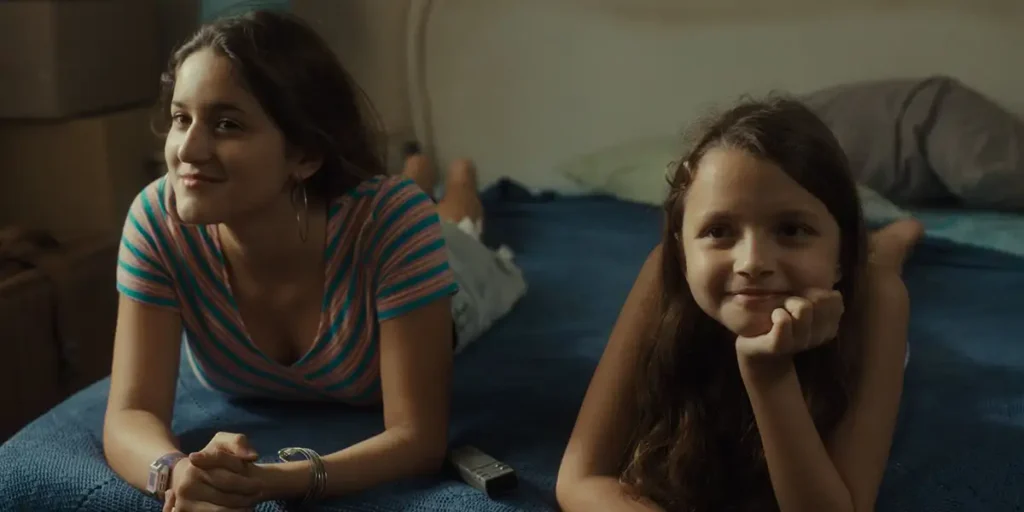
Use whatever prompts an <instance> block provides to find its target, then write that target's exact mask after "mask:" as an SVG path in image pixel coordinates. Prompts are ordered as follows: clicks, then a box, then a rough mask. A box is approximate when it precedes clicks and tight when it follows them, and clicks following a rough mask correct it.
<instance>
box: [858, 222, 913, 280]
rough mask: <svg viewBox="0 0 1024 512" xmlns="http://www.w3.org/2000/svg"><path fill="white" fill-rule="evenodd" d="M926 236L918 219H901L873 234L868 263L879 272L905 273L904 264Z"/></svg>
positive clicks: (870, 241)
mask: <svg viewBox="0 0 1024 512" xmlns="http://www.w3.org/2000/svg"><path fill="white" fill-rule="evenodd" d="M923 235H924V225H923V224H921V222H920V221H918V220H916V219H901V220H898V221H896V222H893V223H892V224H889V225H888V226H885V227H883V228H882V229H879V230H878V231H875V232H873V233H871V235H870V237H869V244H868V245H869V252H868V262H869V264H870V265H871V266H872V267H874V268H876V269H877V270H881V271H885V272H895V273H896V274H897V275H899V274H902V273H903V263H904V262H905V261H906V259H907V256H908V255H909V254H910V251H911V249H913V247H914V245H915V244H917V242H918V240H920V239H921V237H922V236H923Z"/></svg>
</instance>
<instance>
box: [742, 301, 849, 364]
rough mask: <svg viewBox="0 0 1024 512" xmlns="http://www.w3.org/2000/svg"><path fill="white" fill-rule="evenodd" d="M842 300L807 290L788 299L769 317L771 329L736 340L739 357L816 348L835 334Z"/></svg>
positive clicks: (773, 354)
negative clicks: (803, 293) (801, 294)
mask: <svg viewBox="0 0 1024 512" xmlns="http://www.w3.org/2000/svg"><path fill="white" fill-rule="evenodd" d="M843 311H844V306H843V296H842V294H840V293H839V292H838V291H835V290H809V291H808V292H807V293H806V294H805V295H804V296H803V297H789V298H787V299H786V300H785V302H783V305H782V307H781V308H776V309H775V310H773V311H772V313H771V319H772V328H771V330H769V331H768V332H766V333H764V334H762V335H760V336H753V337H744V336H739V337H737V338H736V351H737V353H739V354H740V355H741V356H789V355H793V354H796V353H798V352H803V351H805V350H810V349H812V348H815V347H818V346H820V345H823V344H825V343H827V342H828V341H830V340H832V339H834V338H835V337H836V335H837V334H838V333H839V321H840V319H841V318H842V316H843Z"/></svg>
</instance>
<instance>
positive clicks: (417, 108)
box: [408, 0, 1024, 192]
mask: <svg viewBox="0 0 1024 512" xmlns="http://www.w3.org/2000/svg"><path fill="white" fill-rule="evenodd" d="M762 5H770V6H771V7H770V8H766V7H760V6H762ZM408 34H409V40H408V43H409V45H408V55H409V62H408V64H409V73H408V76H409V80H410V84H409V85H410V87H409V89H410V95H411V98H410V101H411V104H412V111H413V116H414V120H413V121H414V126H415V129H416V133H417V136H418V137H419V138H420V139H421V140H423V141H424V142H425V144H426V145H427V146H428V148H429V149H430V150H431V151H432V153H433V154H434V155H435V156H436V157H437V158H438V159H439V160H440V161H442V162H447V161H450V160H451V159H453V158H456V157H460V156H467V157H471V158H473V159H474V160H476V162H477V163H478V166H479V170H480V174H481V181H482V183H481V184H482V185H484V186H486V185H487V184H488V183H491V182H493V181H494V180H496V179H498V178H500V177H501V176H510V177H513V178H514V179H516V180H517V181H520V182H522V183H524V184H526V185H528V186H530V187H533V188H541V189H555V190H562V191H567V192H568V191H573V190H574V188H573V187H572V185H571V184H570V183H568V182H567V181H565V180H564V179H562V178H560V177H559V176H557V175H555V174H554V173H553V172H552V169H553V168H554V167H555V166H556V165H558V164H560V163H562V162H565V161H567V160H568V159H571V158H573V157H575V156H577V155H580V154H584V153H586V152H589V151H593V150H595V149H599V148H601V147H604V146H608V145H612V144H616V143H620V142H625V141H628V140H630V139H634V138H639V137H644V136H650V135H656V136H657V135H671V134H673V133H680V132H681V131H682V130H683V129H684V128H685V127H686V125H687V124H688V123H689V122H691V121H692V120H694V119H695V118H696V117H698V116H700V115H702V114H704V113H706V112H707V111H708V110H709V109H710V108H716V107H721V106H723V105H726V104H728V103H729V102H731V101H733V100H735V99H736V98H738V97H739V96H740V95H742V94H748V93H749V94H763V93H767V92H770V91H772V90H783V91H787V92H791V93H796V94H799V93H804V92H810V91H813V90H816V89H818V88H821V87H825V86H829V85H835V84H838V83H842V82H848V81H856V80H867V79H883V78H907V77H917V76H926V75H930V74H937V73H942V74H948V75H952V76H954V77H956V78H959V79H960V80H962V81H963V82H964V83H966V84H967V85H969V86H972V87H974V88H976V89H978V90H979V91H981V92H982V93H984V94H986V95H988V96H989V97H991V98H993V99H995V100H996V101H997V102H999V103H1000V104H1002V105H1004V106H1005V107H1007V108H1009V109H1011V110H1013V111H1015V112H1018V113H1021V112H1024V67H1021V66H1020V62H1021V61H1020V55H1021V51H1022V50H1024V4H1021V3H1020V2H1019V0H977V1H975V0H774V1H772V2H759V1H757V0H698V1H687V2H682V1H679V0H515V1H505V0H490V1H488V0H417V1H414V2H412V9H411V13H410V18H409V31H408Z"/></svg>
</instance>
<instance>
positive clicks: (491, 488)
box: [449, 446, 519, 496]
mask: <svg viewBox="0 0 1024 512" xmlns="http://www.w3.org/2000/svg"><path fill="white" fill-rule="evenodd" d="M449 459H450V460H451V462H452V465H454V466H455V469H456V470H458V472H459V475H460V476H461V477H462V479H463V480H465V481H466V483H467V484H469V485H471V486H473V487H476V488H477V489H479V490H481V491H483V492H484V493H486V494H487V495H488V496H493V495H496V494H501V493H503V492H507V491H510V490H512V489H515V488H516V486H518V485H519V478H518V477H517V476H516V471H515V470H514V469H512V468H511V467H509V466H508V465H507V464H504V463H502V462H501V461H499V460H497V459H495V458H494V457H491V456H490V455H487V454H486V453H484V452H482V451H480V450H478V449H477V448H475V447H473V446H461V447H459V448H455V449H454V450H452V451H451V454H450V455H449Z"/></svg>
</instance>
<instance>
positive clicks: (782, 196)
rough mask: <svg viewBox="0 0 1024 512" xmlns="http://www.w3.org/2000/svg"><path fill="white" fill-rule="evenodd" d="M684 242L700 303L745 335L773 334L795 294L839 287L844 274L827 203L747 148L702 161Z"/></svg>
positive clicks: (687, 206)
mask: <svg viewBox="0 0 1024 512" xmlns="http://www.w3.org/2000/svg"><path fill="white" fill-rule="evenodd" d="M679 239H680V243H681V245H682V254H683V255H684V259H685V263H684V272H685V275H686V280H687V283H688V284H689V287H690V291H691V293H692V294H693V297H694V299H695V301H696V303H697V304H698V305H699V306H700V308H701V309H702V310H704V312H705V313H707V314H708V315H709V316H710V317H712V318H714V319H715V320H717V321H718V322H719V323H721V324H722V325H724V326H725V327H726V328H727V329H729V330H730V331H732V332H733V333H735V334H736V335H740V336H756V335H760V334H764V333H766V332H768V331H769V330H770V329H771V326H772V322H771V318H770V316H771V312H772V310H773V309H775V308H777V307H780V306H781V305H782V302H783V300H784V299H785V298H786V297H787V296H793V295H803V294H804V292H805V291H806V290H807V289H810V288H822V289H831V288H832V287H833V286H834V285H835V284H836V283H837V282H838V281H839V278H840V277H841V276H840V271H839V249H840V232H839V226H838V224H837V223H836V221H835V219H834V218H833V217H832V215H831V214H830V213H829V211H828V209H827V208H826V206H825V204H824V203H822V202H821V201H820V200H819V199H818V198H816V197H815V196H814V195H812V194H811V193H810V192H808V191H807V190H806V189H804V188H803V187H801V186H800V185H799V184H798V183H797V182H796V181H795V180H793V178H791V177H789V176H788V175H787V174H786V173H785V172H784V171H783V170H782V169H780V168H779V167H778V166H777V165H775V164H773V163H771V162H769V161H767V160H764V159H759V158H755V157H754V156H752V155H751V154H749V153H747V152H746V151H743V150H739V149H728V148H715V149H711V150H709V151H708V152H707V153H705V154H704V156H703V158H701V159H700V161H699V162H698V165H697V168H696V170H695V176H694V179H693V182H692V183H691V185H690V187H689V189H688V190H687V192H686V200H685V201H684V205H683V219H682V232H681V233H680V235H679Z"/></svg>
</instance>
